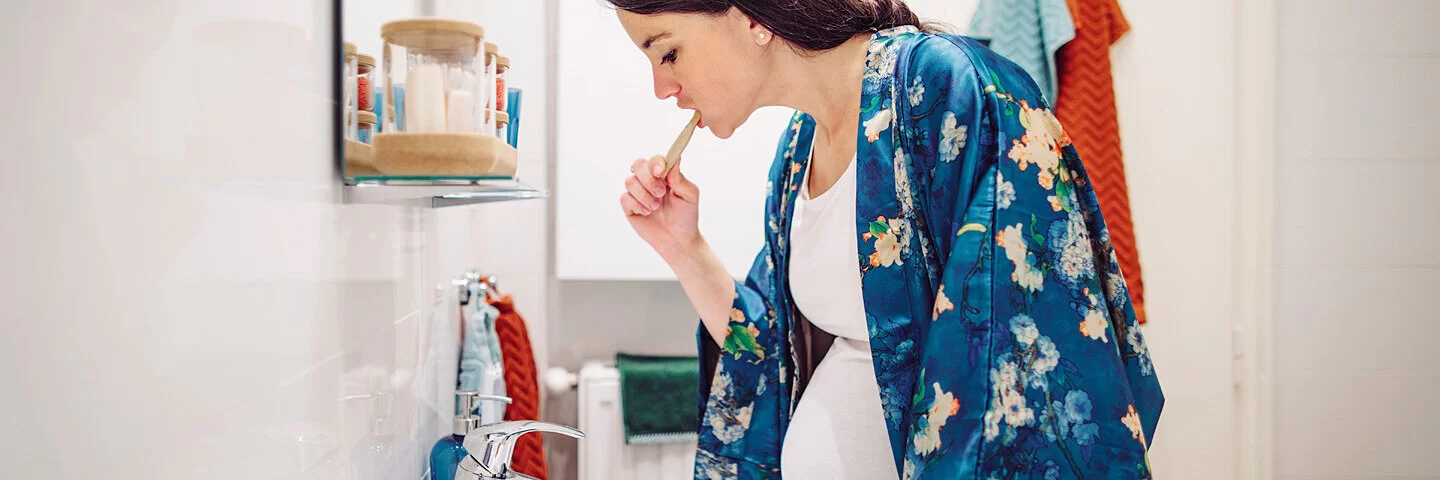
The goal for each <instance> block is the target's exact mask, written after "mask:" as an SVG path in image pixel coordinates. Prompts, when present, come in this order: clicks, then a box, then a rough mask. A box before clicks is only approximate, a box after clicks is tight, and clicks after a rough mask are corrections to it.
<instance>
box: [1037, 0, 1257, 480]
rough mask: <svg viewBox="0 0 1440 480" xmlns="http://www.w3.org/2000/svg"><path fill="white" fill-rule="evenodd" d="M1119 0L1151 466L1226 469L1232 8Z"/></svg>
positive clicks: (1207, 472)
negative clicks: (1150, 367)
mask: <svg viewBox="0 0 1440 480" xmlns="http://www.w3.org/2000/svg"><path fill="white" fill-rule="evenodd" d="M1120 4H1121V7H1122V8H1123V9H1124V12H1125V15H1126V18H1127V19H1128V20H1129V21H1130V25H1131V31H1130V33H1129V34H1128V35H1126V37H1125V38H1123V39H1121V40H1120V42H1119V43H1117V44H1116V46H1115V48H1114V49H1113V50H1112V53H1113V60H1114V71H1115V89H1116V97H1117V101H1118V103H1119V111H1120V137H1121V142H1122V148H1123V149H1124V153H1125V168H1126V173H1127V174H1128V175H1127V177H1128V181H1129V186H1130V205H1131V208H1132V218H1133V220H1134V222H1135V237H1136V242H1137V245H1138V248H1139V252H1140V261H1141V265H1142V266H1143V271H1144V275H1145V277H1144V280H1145V296H1146V299H1145V306H1146V308H1147V309H1148V313H1149V320H1150V323H1149V324H1147V325H1146V326H1145V327H1144V328H1145V338H1146V340H1147V342H1148V343H1149V348H1150V352H1151V354H1152V355H1153V356H1154V361H1155V370H1156V372H1157V374H1158V375H1159V377H1160V385H1161V387H1162V388H1163V389H1164V390H1165V411H1164V413H1163V414H1161V416H1160V424H1159V426H1158V428H1157V430H1156V434H1155V438H1154V439H1151V444H1152V445H1153V447H1154V448H1153V449H1152V450H1151V453H1150V459H1151V464H1152V465H1153V466H1154V468H1155V476H1156V478H1185V479H1197V480H1199V479H1207V480H1208V479H1218V478H1233V474H1234V473H1233V470H1234V462H1235V451H1234V447H1233V445H1234V444H1235V432H1234V426H1233V424H1232V422H1231V419H1232V418H1233V416H1234V415H1235V411H1234V393H1233V388H1234V387H1233V376H1232V367H1231V341H1232V340H1231V338H1232V333H1231V332H1232V326H1233V325H1232V324H1233V322H1234V320H1235V313H1234V312H1235V308H1236V305H1235V294H1234V290H1233V288H1232V284H1233V283H1234V282H1235V278H1236V277H1235V276H1236V275H1237V272H1236V271H1235V268H1234V260H1233V258H1234V242H1235V221H1236V219H1235V208H1236V206H1235V203H1234V198H1235V194H1236V192H1235V189H1236V170H1235V160H1234V158H1235V156H1236V148H1237V146H1236V139H1235V131H1234V127H1233V125H1234V123H1235V119H1236V115H1237V114H1238V113H1237V110H1236V105H1235V102H1236V96H1237V90H1236V84H1235V82H1236V77H1235V74H1236V72H1235V64H1236V57H1235V49H1236V48H1237V46H1236V43H1235V36H1236V16H1235V15H1236V11H1235V8H1234V5H1233V4H1232V3H1230V2H1145V1H1134V0H1121V2H1120ZM1062 95H1063V93H1062ZM1080 148H1081V158H1082V159H1083V158H1084V147H1083V146H1081V147H1080Z"/></svg>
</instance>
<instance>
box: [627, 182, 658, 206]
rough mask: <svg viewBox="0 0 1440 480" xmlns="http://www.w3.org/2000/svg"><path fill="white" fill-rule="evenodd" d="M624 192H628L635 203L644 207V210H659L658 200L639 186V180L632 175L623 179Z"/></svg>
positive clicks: (643, 187)
mask: <svg viewBox="0 0 1440 480" xmlns="http://www.w3.org/2000/svg"><path fill="white" fill-rule="evenodd" d="M625 191H626V192H629V193H630V197H632V198H634V199H635V202H636V203H638V204H640V206H643V207H645V209H646V210H655V209H657V208H660V198H659V197H656V196H655V195H654V194H652V193H650V190H647V189H646V188H645V186H643V185H641V184H640V180H638V179H637V178H636V177H635V176H633V175H632V176H631V177H630V178H627V179H625ZM646 213H649V212H646Z"/></svg>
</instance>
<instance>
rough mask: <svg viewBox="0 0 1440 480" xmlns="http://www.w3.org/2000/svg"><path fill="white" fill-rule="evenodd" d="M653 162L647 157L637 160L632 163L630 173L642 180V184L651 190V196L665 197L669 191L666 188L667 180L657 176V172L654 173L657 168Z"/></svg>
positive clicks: (662, 161)
mask: <svg viewBox="0 0 1440 480" xmlns="http://www.w3.org/2000/svg"><path fill="white" fill-rule="evenodd" d="M652 163H653V162H651V161H648V160H645V159H639V160H635V163H634V164H632V165H630V173H633V174H635V175H634V178H635V179H636V180H638V181H639V182H640V186H642V187H644V188H645V189H646V190H649V191H650V196H652V197H655V198H665V194H666V193H667V192H666V188H665V182H664V181H663V179H661V178H659V177H658V176H656V174H655V173H654V172H655V169H654V166H653V164H652ZM661 163H662V164H663V163H664V160H663V159H662V160H661ZM661 168H662V171H663V168H664V167H663V166H662V167H661ZM637 198H638V197H637ZM642 203H643V202H642Z"/></svg>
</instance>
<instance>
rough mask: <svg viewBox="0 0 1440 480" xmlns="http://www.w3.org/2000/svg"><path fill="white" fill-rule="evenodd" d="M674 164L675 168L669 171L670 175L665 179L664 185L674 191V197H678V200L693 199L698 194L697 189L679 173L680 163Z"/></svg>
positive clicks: (677, 161)
mask: <svg viewBox="0 0 1440 480" xmlns="http://www.w3.org/2000/svg"><path fill="white" fill-rule="evenodd" d="M675 163H676V164H677V165H675V168H672V169H670V175H669V176H667V177H665V184H666V185H669V186H670V190H672V191H674V192H675V195H678V196H680V198H685V199H693V198H695V196H696V195H697V194H698V193H699V188H697V187H696V186H695V184H694V183H690V179H688V178H685V174H683V173H680V165H678V164H679V163H680V161H679V160H676V162H675Z"/></svg>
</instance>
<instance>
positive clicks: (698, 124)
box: [695, 110, 705, 128]
mask: <svg viewBox="0 0 1440 480" xmlns="http://www.w3.org/2000/svg"><path fill="white" fill-rule="evenodd" d="M696 112H699V110H696ZM695 126H697V127H700V128H705V115H703V114H702V115H700V121H698V122H695Z"/></svg>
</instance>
